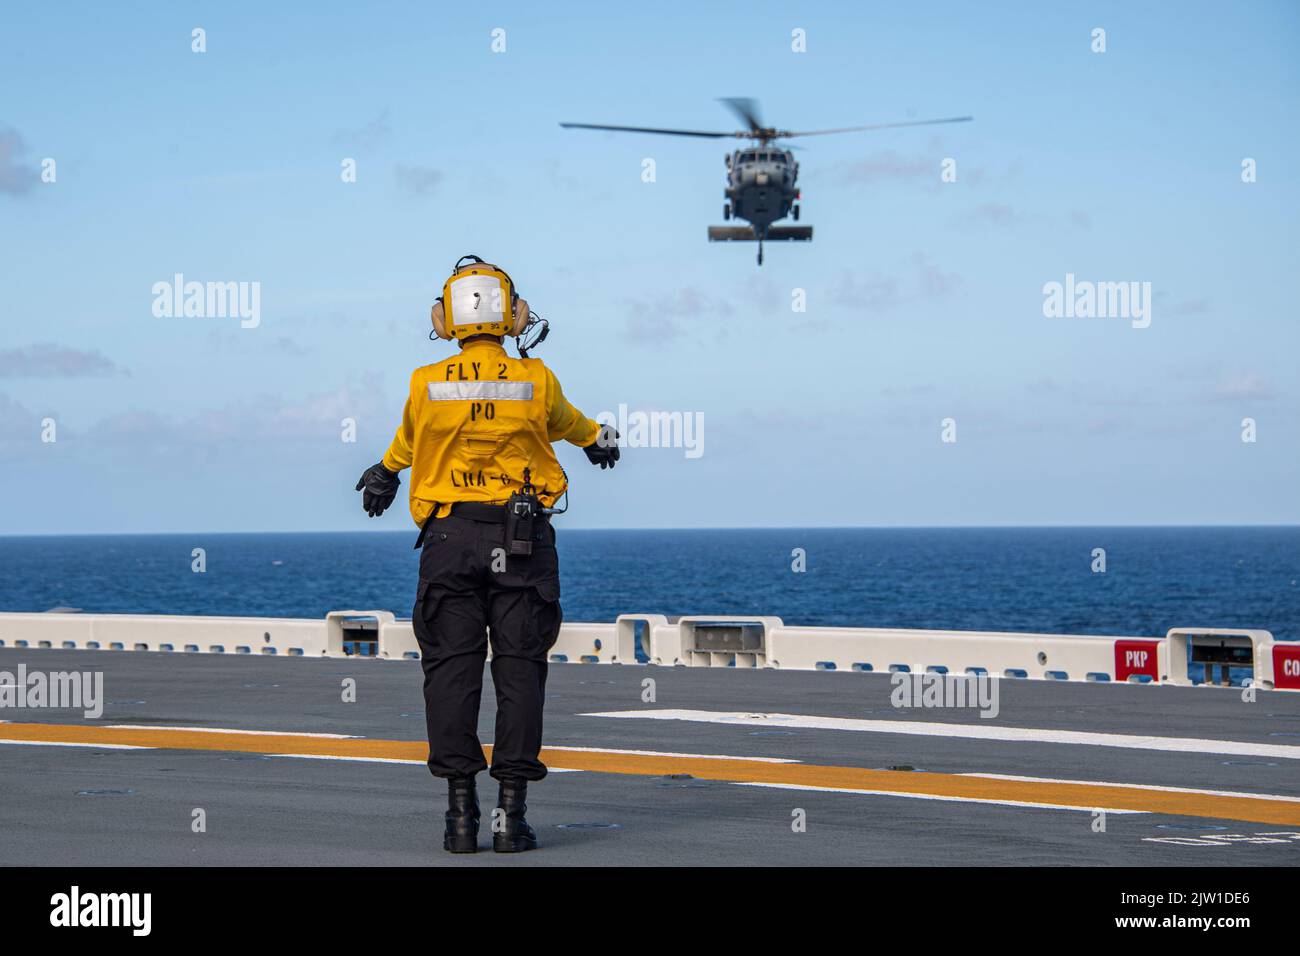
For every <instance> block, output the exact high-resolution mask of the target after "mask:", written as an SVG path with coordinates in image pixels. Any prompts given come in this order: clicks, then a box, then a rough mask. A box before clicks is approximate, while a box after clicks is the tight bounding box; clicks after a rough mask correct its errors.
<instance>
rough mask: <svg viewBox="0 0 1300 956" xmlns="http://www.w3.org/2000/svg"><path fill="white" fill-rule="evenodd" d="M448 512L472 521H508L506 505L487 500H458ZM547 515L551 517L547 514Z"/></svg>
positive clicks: (499, 522) (503, 522)
mask: <svg viewBox="0 0 1300 956" xmlns="http://www.w3.org/2000/svg"><path fill="white" fill-rule="evenodd" d="M447 514H449V515H452V516H454V517H457V518H468V519H469V520H470V521H489V522H491V523H492V524H505V523H506V506H505V505H490V504H488V503H487V502H485V501H457V502H455V503H454V504H452V506H451V510H450V511H448V512H447ZM546 517H550V516H549V515H547V516H546Z"/></svg>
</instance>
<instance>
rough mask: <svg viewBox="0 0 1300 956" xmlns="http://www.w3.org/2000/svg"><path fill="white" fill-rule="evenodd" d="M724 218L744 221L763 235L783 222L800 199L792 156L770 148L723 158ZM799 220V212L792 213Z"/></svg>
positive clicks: (765, 147)
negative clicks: (725, 164) (724, 179)
mask: <svg viewBox="0 0 1300 956" xmlns="http://www.w3.org/2000/svg"><path fill="white" fill-rule="evenodd" d="M726 163H727V188H726V189H725V190H724V191H723V192H724V195H725V196H726V197H727V206H726V209H725V214H726V215H727V216H728V217H730V216H734V217H735V218H737V219H743V220H745V221H746V222H749V223H750V224H751V225H753V227H754V232H755V233H756V234H758V235H760V236H761V235H762V234H763V233H764V232H765V231H766V230H767V227H768V226H770V225H772V223H774V222H777V221H778V220H781V219H784V218H785V217H786V216H789V215H790V214H791V211H792V210H793V209H795V206H794V204H795V201H796V200H797V199H798V198H799V164H798V163H796V162H795V161H794V155H793V154H792V153H791V152H790V151H789V150H785V149H779V148H777V147H775V146H771V145H762V146H751V147H748V148H745V149H738V150H735V151H734V152H732V153H730V154H729V155H728V156H727V158H726ZM795 218H798V212H797V211H796V212H795Z"/></svg>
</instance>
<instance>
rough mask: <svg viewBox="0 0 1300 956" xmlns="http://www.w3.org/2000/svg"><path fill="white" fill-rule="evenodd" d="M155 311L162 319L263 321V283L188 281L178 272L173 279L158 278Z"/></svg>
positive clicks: (253, 324) (251, 324)
mask: <svg viewBox="0 0 1300 956" xmlns="http://www.w3.org/2000/svg"><path fill="white" fill-rule="evenodd" d="M151 291H152V292H153V314H154V316H155V317H156V318H159V319H171V318H178V319H179V318H186V319H228V318H229V319H235V318H237V319H239V320H240V321H239V326H240V328H244V329H255V328H257V327H258V326H259V325H261V324H262V283H260V282H186V281H185V276H184V275H183V274H182V273H180V272H178V273H176V274H175V275H174V276H172V281H171V282H155V283H154V284H153V288H152V290H151Z"/></svg>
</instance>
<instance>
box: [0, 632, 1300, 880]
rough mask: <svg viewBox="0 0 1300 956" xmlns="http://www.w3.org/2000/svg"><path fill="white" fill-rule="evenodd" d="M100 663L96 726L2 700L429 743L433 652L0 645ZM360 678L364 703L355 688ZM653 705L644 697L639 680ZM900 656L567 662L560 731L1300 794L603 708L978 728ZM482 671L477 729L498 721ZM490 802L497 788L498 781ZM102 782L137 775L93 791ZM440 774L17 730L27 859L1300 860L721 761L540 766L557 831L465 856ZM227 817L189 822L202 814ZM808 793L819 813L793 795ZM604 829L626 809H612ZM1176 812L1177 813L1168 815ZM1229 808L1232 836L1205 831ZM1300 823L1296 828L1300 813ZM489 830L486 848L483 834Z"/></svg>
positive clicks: (1087, 687)
mask: <svg viewBox="0 0 1300 956" xmlns="http://www.w3.org/2000/svg"><path fill="white" fill-rule="evenodd" d="M20 662H22V663H25V664H26V665H27V666H28V668H29V669H35V670H42V671H53V670H68V669H73V668H86V669H92V670H102V671H103V672H104V675H105V678H104V680H105V695H106V698H107V700H108V701H109V703H108V705H107V706H106V708H105V712H104V715H103V717H102V718H101V719H100V720H99V721H87V720H85V719H84V718H83V717H82V716H81V714H80V713H79V712H74V711H67V710H58V711H56V710H26V709H22V710H16V709H4V710H0V719H4V720H8V721H11V722H15V723H17V722H48V723H59V724H77V723H97V724H109V723H117V724H142V725H159V726H168V725H175V726H189V727H222V728H238V729H244V730H263V731H266V730H274V731H290V732H292V731H297V732H310V733H339V734H353V735H361V736H365V737H373V738H383V739H403V740H422V739H423V734H424V722H423V712H422V699H421V694H420V669H419V665H418V663H416V662H413V661H378V660H370V659H353V660H338V659H286V658H268V657H255V658H250V657H236V656H224V655H182V654H156V653H155V654H149V653H131V652H113V651H71V650H19V649H0V670H6V671H10V672H13V671H14V670H15V669H16V667H17V665H18V664H19V663H20ZM345 677H352V678H355V679H356V681H357V696H358V700H357V702H356V703H352V704H345V703H343V702H342V701H341V699H340V697H341V695H340V682H341V681H342V680H343V679H344V678H345ZM645 677H653V678H654V679H655V680H656V682H657V702H656V703H654V704H644V703H642V702H641V681H642V679H643V678H645ZM889 693H890V685H889V679H888V676H887V675H880V674H862V673H839V672H836V673H825V672H812V673H809V672H792V671H772V670H758V671H753V670H736V669H729V668H728V669H722V668H718V669H706V668H656V667H630V666H607V665H582V664H557V665H552V667H551V671H550V681H549V684H548V697H547V706H546V720H547V732H546V742H547V744H548V745H556V746H563V745H567V746H579V747H597V748H617V749H635V750H654V751H673V752H682V753H696V754H715V755H723V754H725V755H733V756H765V757H787V758H794V759H797V760H800V761H803V762H804V763H809V764H831V765H839V766H856V767H869V768H886V767H891V766H895V765H900V764H903V765H911V766H913V767H915V768H917V772H926V771H929V772H943V773H968V772H982V773H1002V774H1017V775H1023V776H1034V777H1048V778H1056V779H1071V780H1090V781H1104V782H1108V783H1125V784H1156V785H1163V786H1178V787H1195V788H1201V789H1214V790H1227V791H1246V792H1254V793H1267V794H1276V795H1286V796H1295V797H1300V761H1295V760H1288V759H1268V758H1260V757H1228V756H1223V755H1212V754H1187V753H1162V752H1148V751H1141V750H1130V749H1122V748H1114V747H1095V746H1077V745H1067V744H1056V743H1023V742H1016V743H1012V742H1001V741H978V740H964V739H954V738H941V737H921V736H908V735H900V734H878V733H859V732H851V731H843V730H805V729H794V730H790V731H783V732H777V733H774V732H772V731H771V730H761V731H755V730H752V729H750V728H748V727H746V726H729V725H719V724H704V723H689V722H683V721H651V720H616V719H611V718H599V717H584V716H579V715H581V714H583V713H585V712H590V711H627V710H638V709H652V708H653V709H664V708H674V709H696V710H713V711H755V712H759V711H761V712H783V713H791V714H810V715H818V716H840V717H855V718H858V717H860V718H868V719H871V718H876V719H888V720H917V721H942V722H950V723H961V722H971V723H981V721H980V719H979V718H978V716H977V715H976V714H975V712H973V711H969V712H967V711H953V710H945V711H935V710H897V709H895V708H893V707H891V706H890V703H889ZM493 717H494V705H493V701H492V694H491V678H490V675H488V677H487V678H486V682H485V688H484V703H483V710H482V716H481V720H480V734H481V736H482V739H483V740H484V742H485V743H490V742H491V739H492V726H493ZM983 723H985V724H989V723H994V724H997V725H1000V726H1017V727H1032V728H1059V729H1068V730H1087V731H1099V732H1109V733H1127V734H1153V735H1161V736H1183V737H1205V738H1212V739H1219V740H1239V741H1251V742H1258V743H1268V744H1284V745H1286V744H1291V745H1300V695H1298V694H1286V693H1279V692H1273V693H1269V692H1260V694H1259V699H1258V701H1257V702H1255V703H1244V702H1242V700H1241V694H1240V691H1236V690H1224V689H1217V688H1176V687H1155V686H1134V685H1106V684H1101V685H1096V684H1071V683H1057V682H1045V681H1003V682H1002V685H1001V714H1000V716H999V717H998V718H997V720H996V721H983ZM479 779H480V788H481V789H480V792H481V795H482V796H483V798H484V802H485V810H487V809H489V808H490V807H491V806H492V805H493V798H494V797H495V786H494V785H493V783H492V781H491V780H490V779H489V778H488V777H487V775H486V774H484V775H482V776H481V777H480V778H479ZM84 790H120V791H134V792H133V793H129V794H107V795H79V791H84ZM443 804H444V790H443V784H442V782H441V781H435V780H434V779H433V778H432V777H430V775H429V774H428V772H427V770H425V769H424V768H423V767H421V766H418V765H401V764H382V763H360V762H349V761H341V760H305V759H295V758H286V757H266V756H259V755H254V754H232V753H220V752H208V751H186V750H165V749H158V750H110V749H94V748H78V747H60V746H49V745H31V746H19V745H8V744H0V834H3V841H2V842H3V846H4V852H3V859H2V862H3V863H4V864H6V865H71V866H83V865H147V864H227V865H260V864H290V865H312V866H322V865H347V866H357V865H387V864H405V865H412V864H414V865H425V864H432V865H444V866H446V865H450V866H492V865H496V866H501V865H505V866H529V865H565V864H583V865H644V864H649V865H664V866H687V865H694V864H723V865H754V864H761V865H785V864H815V865H882V864H884V865H966V864H970V865H1001V864H1027V865H1074V864H1102V865H1178V866H1184V865H1295V864H1297V863H1298V862H1300V842H1287V843H1271V844H1262V845H1261V844H1246V843H1237V844H1233V845H1228V846H1179V845H1171V844H1161V843H1152V842H1147V841H1146V840H1144V838H1149V837H1171V836H1173V837H1189V836H1192V837H1201V836H1207V835H1213V834H1219V833H1223V834H1255V833H1262V832H1277V831H1283V830H1288V828H1287V827H1280V826H1277V825H1268V824H1258V823H1243V822H1240V821H1232V820H1197V819H1194V818H1190V817H1185V816H1164V815H1161V814H1133V815H1115V814H1112V815H1109V816H1108V819H1107V829H1106V832H1105V833H1094V832H1093V831H1092V826H1091V824H1092V818H1091V815H1090V814H1088V813H1081V812H1077V811H1065V810H1052V809H1025V808H1018V807H1007V806H999V805H981V804H971V803H955V802H948V801H939V800H918V799H908V798H902V797H894V796H872V795H863V794H849V793H833V792H810V791H802V790H779V789H768V788H760V787H750V786H736V785H734V784H730V783H725V782H712V781H704V780H673V779H669V778H664V777H649V776H631V775H623V774H607V773H597V772H586V771H584V772H570V773H554V774H551V775H550V776H549V777H548V778H547V779H546V780H545V781H542V782H541V783H538V784H535V785H533V787H532V788H531V789H530V793H529V807H530V812H529V819H530V821H531V822H532V823H533V825H534V826H535V827H536V828H537V830H538V832H539V835H540V838H541V840H542V843H543V846H542V849H540V850H539V851H537V852H534V853H527V854H523V855H520V856H509V857H507V856H498V855H496V854H493V853H491V852H490V851H489V852H485V853H479V854H477V855H474V856H468V857H453V856H451V855H449V854H446V853H444V852H443V851H442V850H441V848H440V845H439V840H440V829H441V812H442V810H443ZM196 807H202V808H203V809H204V810H205V811H206V813H207V832H206V833H202V834H195V833H192V832H191V830H190V820H191V811H192V810H193V809H194V808H196ZM794 808H803V809H804V810H806V811H807V820H808V826H807V832H805V833H795V832H792V830H791V826H790V822H791V812H792V810H793V809H794ZM591 824H616V825H617V826H616V827H596V826H590V825H591ZM1169 827H1175V828H1176V829H1170V828H1169ZM1203 827H1214V828H1216V829H1201V828H1203ZM1292 829H1300V827H1297V828H1292ZM489 839H490V837H489V835H488V834H487V833H486V827H485V834H484V837H483V840H482V845H483V846H485V847H486V846H487V844H488V842H489Z"/></svg>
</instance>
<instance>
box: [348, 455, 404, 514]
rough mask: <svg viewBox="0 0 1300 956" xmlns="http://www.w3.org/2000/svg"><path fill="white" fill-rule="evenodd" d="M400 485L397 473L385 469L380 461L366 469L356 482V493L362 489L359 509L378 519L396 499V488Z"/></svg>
mask: <svg viewBox="0 0 1300 956" xmlns="http://www.w3.org/2000/svg"><path fill="white" fill-rule="evenodd" d="M400 484H401V481H399V480H398V478H397V473H396V472H394V471H389V470H388V469H387V468H385V467H384V463H383V462H382V461H381V462H379V463H378V464H374V465H371V466H370V467H369V468H367V469H366V470H365V471H364V472H363V473H362V475H361V479H360V480H359V481H358V482H357V491H362V490H363V489H364V493H363V494H362V495H361V507H363V508H365V509H366V514H368V515H370V517H372V518H378V517H379V516H380V515H381V514H383V513H384V512H385V511H387V510H388V506H389V505H391V504H392V503H393V499H394V498H396V497H397V487H398V486H399V485H400Z"/></svg>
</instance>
